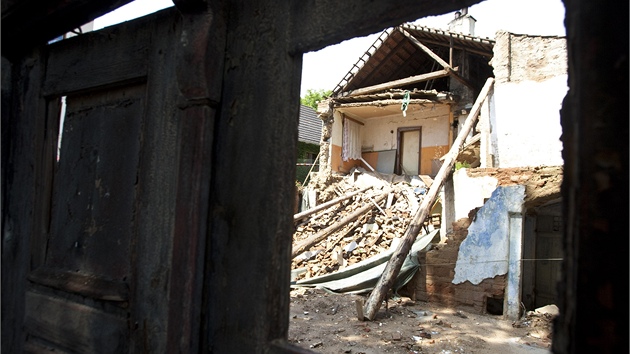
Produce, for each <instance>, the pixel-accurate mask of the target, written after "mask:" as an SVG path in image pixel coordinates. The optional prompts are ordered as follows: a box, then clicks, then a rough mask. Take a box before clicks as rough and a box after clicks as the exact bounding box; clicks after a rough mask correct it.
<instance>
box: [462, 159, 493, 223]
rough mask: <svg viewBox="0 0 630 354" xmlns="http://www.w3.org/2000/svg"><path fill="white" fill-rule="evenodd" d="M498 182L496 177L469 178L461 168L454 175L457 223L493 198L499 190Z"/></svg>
mask: <svg viewBox="0 0 630 354" xmlns="http://www.w3.org/2000/svg"><path fill="white" fill-rule="evenodd" d="M497 185H498V181H497V179H496V178H494V177H490V176H484V177H475V178H471V177H468V174H467V173H466V169H465V168H460V169H459V170H457V171H455V172H454V173H453V189H454V192H455V193H454V204H455V218H454V219H453V221H457V220H459V219H461V218H466V217H468V213H469V212H470V211H471V210H473V209H475V208H479V207H481V206H483V204H484V200H485V199H489V198H490V196H492V192H494V190H495V189H496V188H497Z"/></svg>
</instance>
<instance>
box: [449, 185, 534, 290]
mask: <svg viewBox="0 0 630 354" xmlns="http://www.w3.org/2000/svg"><path fill="white" fill-rule="evenodd" d="M524 198H525V186H522V185H515V186H499V187H497V189H495V190H494V192H493V193H492V196H491V197H490V199H489V200H488V201H487V202H486V203H485V204H484V205H483V207H481V209H479V211H478V212H477V215H476V216H475V217H474V219H473V222H472V223H471V225H470V227H469V228H468V236H467V237H466V239H465V240H464V241H463V242H462V243H461V245H460V247H459V253H458V255H457V264H456V265H455V277H454V278H453V283H454V284H459V283H462V282H464V281H467V280H468V281H470V282H471V283H473V284H479V283H480V282H481V281H482V280H484V279H486V278H493V277H495V276H497V275H502V274H506V273H507V272H508V255H509V247H510V238H509V235H510V213H521V212H522V206H523V200H524ZM519 242H520V240H519Z"/></svg>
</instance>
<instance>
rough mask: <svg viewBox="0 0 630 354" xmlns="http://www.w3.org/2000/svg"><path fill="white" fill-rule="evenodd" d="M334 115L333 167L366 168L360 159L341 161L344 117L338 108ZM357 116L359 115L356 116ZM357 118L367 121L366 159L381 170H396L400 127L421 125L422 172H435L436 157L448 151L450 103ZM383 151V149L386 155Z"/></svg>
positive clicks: (364, 131) (364, 130)
mask: <svg viewBox="0 0 630 354" xmlns="http://www.w3.org/2000/svg"><path fill="white" fill-rule="evenodd" d="M334 117H335V121H334V124H333V129H332V130H333V131H332V139H331V141H332V145H331V164H332V165H331V167H332V170H333V171H339V172H348V171H349V170H351V169H352V167H354V166H362V167H364V168H366V166H365V165H363V164H362V163H361V161H356V160H351V161H342V159H341V151H342V144H343V134H342V132H343V117H342V114H341V113H340V112H339V111H335V113H334ZM355 119H357V118H356V117H355ZM357 120H359V121H361V122H362V123H364V126H362V127H361V136H362V141H361V147H362V150H363V154H362V156H363V159H365V160H366V161H368V163H370V165H371V166H372V167H374V168H376V169H378V170H379V171H380V172H383V173H392V172H393V167H394V166H393V163H394V158H393V157H395V152H396V149H397V148H398V128H403V127H421V128H422V146H421V151H420V156H421V163H420V165H421V171H420V172H421V174H425V175H433V174H434V173H436V172H437V169H438V168H439V165H437V160H438V159H439V158H440V157H442V156H443V155H444V154H446V153H447V152H448V149H449V130H450V123H449V120H450V106H448V105H438V104H436V105H433V104H427V105H425V106H422V107H418V108H417V109H413V110H409V111H408V114H407V116H406V117H403V115H402V113H400V114H396V115H388V116H384V117H379V118H371V119H357ZM380 153H384V154H383V156H381V154H380ZM383 159H384V160H385V161H383ZM390 165H391V166H390Z"/></svg>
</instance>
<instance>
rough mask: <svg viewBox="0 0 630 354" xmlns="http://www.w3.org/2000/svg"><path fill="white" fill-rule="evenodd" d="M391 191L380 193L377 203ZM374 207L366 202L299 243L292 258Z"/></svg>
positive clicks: (294, 248) (293, 251)
mask: <svg viewBox="0 0 630 354" xmlns="http://www.w3.org/2000/svg"><path fill="white" fill-rule="evenodd" d="M389 192H390V191H385V192H384V193H382V194H381V195H379V196H378V197H377V198H376V200H375V202H376V203H380V202H381V201H382V200H383V199H385V198H386V197H387V195H388V194H389ZM372 208H374V205H372V204H370V203H366V204H365V206H363V207H362V208H360V209H357V210H356V211H355V212H354V213H352V214H350V215H348V216H346V217H344V218H343V219H341V220H339V221H338V222H336V223H334V224H332V225H330V226H328V227H327V228H325V229H324V230H322V231H320V232H318V233H316V234H315V235H312V236H311V237H309V238H307V239H306V240H304V241H302V242H300V243H298V244H297V245H295V246H294V247H293V250H292V251H291V259H293V258H295V257H297V256H298V255H299V254H300V253H302V252H304V251H306V250H308V249H309V248H311V246H313V245H314V244H316V243H317V242H319V241H321V240H323V239H325V238H326V237H328V236H329V235H330V234H332V233H333V232H335V231H337V230H339V229H341V228H342V227H343V226H344V225H346V224H349V223H350V222H352V221H353V220H354V219H356V218H358V217H359V216H361V215H363V214H365V213H367V212H368V211H370V210H372Z"/></svg>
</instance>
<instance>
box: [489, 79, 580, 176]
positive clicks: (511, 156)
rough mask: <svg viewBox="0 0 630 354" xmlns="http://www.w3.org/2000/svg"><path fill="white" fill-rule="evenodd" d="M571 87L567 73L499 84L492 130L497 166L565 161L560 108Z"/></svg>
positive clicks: (496, 91) (494, 98)
mask: <svg viewBox="0 0 630 354" xmlns="http://www.w3.org/2000/svg"><path fill="white" fill-rule="evenodd" d="M567 91H568V86H567V75H566V74H564V75H559V76H556V77H553V78H550V79H548V80H545V81H530V80H526V81H520V82H504V83H500V84H497V85H496V86H495V88H494V95H493V96H494V97H493V98H492V100H493V101H491V103H493V104H492V108H493V109H494V112H493V116H492V117H491V119H492V120H493V126H492V133H491V134H492V140H493V142H494V143H495V144H496V145H495V149H496V150H495V152H494V155H495V162H496V163H497V166H496V167H523V166H559V165H563V164H564V161H563V159H562V142H561V141H560V135H561V134H562V126H561V125H560V108H561V106H562V100H563V99H564V97H565V95H566V93H567Z"/></svg>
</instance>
